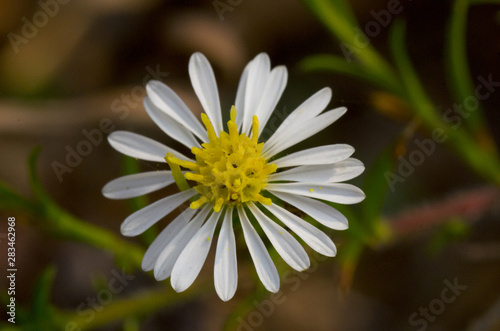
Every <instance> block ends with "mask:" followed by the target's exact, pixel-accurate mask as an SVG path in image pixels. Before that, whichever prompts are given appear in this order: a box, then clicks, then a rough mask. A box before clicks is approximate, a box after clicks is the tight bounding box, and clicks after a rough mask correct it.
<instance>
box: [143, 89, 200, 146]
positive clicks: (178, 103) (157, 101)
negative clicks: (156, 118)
mask: <svg viewBox="0 0 500 331" xmlns="http://www.w3.org/2000/svg"><path fill="white" fill-rule="evenodd" d="M146 90H147V92H148V97H149V98H150V99H151V101H152V102H153V104H154V105H155V106H156V107H158V108H160V109H161V110H163V111H164V112H166V113H167V114H168V115H169V116H170V117H172V118H173V119H175V120H176V121H177V122H179V123H181V124H182V125H184V126H185V127H186V128H188V129H189V130H190V131H191V132H192V133H193V134H194V135H195V136H197V137H198V138H200V139H201V140H202V141H203V142H208V136H207V132H206V131H205V129H204V128H203V126H202V125H201V122H200V121H198V120H197V119H196V117H195V116H194V114H193V113H192V112H191V110H189V108H188V107H187V106H186V104H185V103H184V101H182V100H181V98H179V96H178V95H177V94H176V93H175V92H174V91H173V90H172V89H171V88H170V87H168V86H167V85H165V84H163V83H162V82H159V81H157V80H150V81H149V82H148V84H147V85H146Z"/></svg>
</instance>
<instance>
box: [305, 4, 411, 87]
mask: <svg viewBox="0 0 500 331" xmlns="http://www.w3.org/2000/svg"><path fill="white" fill-rule="evenodd" d="M304 2H305V4H306V5H307V6H308V7H309V8H310V9H311V11H312V12H313V13H314V14H315V15H316V16H317V17H318V18H319V19H320V21H321V22H322V23H323V24H324V25H325V26H326V27H327V29H328V30H329V31H330V33H331V34H332V35H334V36H336V37H337V39H338V40H339V41H340V44H339V49H340V50H341V51H342V52H343V53H344V55H345V56H347V54H346V52H347V53H348V54H349V55H355V57H356V58H357V59H359V60H360V61H361V63H362V66H363V67H364V68H365V72H366V73H370V75H371V76H373V77H377V80H379V81H380V83H381V84H383V85H385V86H388V87H390V90H391V91H392V92H393V93H395V94H398V95H399V94H400V92H401V91H400V84H399V83H398V81H397V79H396V77H395V75H394V72H393V70H392V68H391V66H390V65H389V64H388V63H387V62H386V61H385V59H384V58H383V57H382V56H381V55H380V54H379V53H378V52H377V51H376V50H375V49H374V48H373V46H372V45H371V41H370V38H368V37H367V36H366V35H364V32H362V28H360V25H359V23H358V22H357V20H356V19H355V17H354V14H353V13H352V10H351V9H350V8H349V7H348V6H347V4H346V3H345V2H344V1H342V0H304ZM360 34H362V35H361V36H360ZM360 37H364V38H367V42H366V43H363V44H362V45H358V44H357V43H356V40H358V39H359V38H360ZM349 62H350V61H348V60H347V58H346V62H345V64H346V65H348V64H349Z"/></svg>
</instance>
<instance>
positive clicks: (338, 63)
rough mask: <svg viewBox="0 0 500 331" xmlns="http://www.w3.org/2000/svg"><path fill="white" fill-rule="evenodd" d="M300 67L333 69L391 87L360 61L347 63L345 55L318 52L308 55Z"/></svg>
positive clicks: (381, 86) (309, 69) (305, 68)
mask: <svg viewBox="0 0 500 331" xmlns="http://www.w3.org/2000/svg"><path fill="white" fill-rule="evenodd" d="M299 68H300V69H301V70H305V71H333V72H336V73H340V74H346V75H349V76H353V77H356V78H360V79H363V80H365V81H367V82H369V83H370V84H373V85H374V86H378V87H380V88H383V89H390V86H388V85H387V84H386V82H385V81H383V80H380V79H378V76H376V75H373V74H372V73H371V72H369V71H366V70H365V68H364V67H363V66H361V65H360V64H358V63H347V62H346V60H345V59H344V58H343V57H340V56H337V55H329V54H318V55H312V56H309V57H306V58H305V59H304V60H302V61H301V62H300V63H299Z"/></svg>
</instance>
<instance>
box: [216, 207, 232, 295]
mask: <svg viewBox="0 0 500 331" xmlns="http://www.w3.org/2000/svg"><path fill="white" fill-rule="evenodd" d="M214 283H215V291H216V292H217V294H218V295H219V297H220V298H221V299H222V300H223V301H228V300H230V299H231V298H232V297H233V295H234V293H235V292H236V288H237V287H238V268H237V260H236V241H235V239H234V232H233V208H232V207H229V208H228V209H227V210H226V213H225V215H224V221H223V222H222V227H221V229H220V233H219V239H218V240H217V251H216V253H215V265H214Z"/></svg>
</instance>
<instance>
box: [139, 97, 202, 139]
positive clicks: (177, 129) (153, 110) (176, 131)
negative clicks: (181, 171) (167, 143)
mask: <svg viewBox="0 0 500 331" xmlns="http://www.w3.org/2000/svg"><path fill="white" fill-rule="evenodd" d="M143 103H144V108H145V109H146V112H147V113H148V114H149V117H151V119H152V120H153V121H154V122H155V123H156V125H158V127H159V128H160V129H162V130H163V132H165V133H166V134H167V135H168V136H169V137H171V138H173V139H175V140H177V141H178V142H180V143H181V144H183V145H184V146H186V147H187V148H189V149H191V148H192V147H195V146H196V147H200V143H199V142H198V140H196V138H195V137H194V136H193V134H192V133H191V131H189V130H188V129H186V127H185V126H184V125H182V124H180V123H179V122H177V121H176V120H174V119H173V118H172V117H171V116H169V115H168V114H167V113H166V112H164V111H162V110H161V109H160V108H158V107H156V106H155V105H154V103H153V102H152V101H151V100H150V99H149V98H148V97H145V98H144V100H143Z"/></svg>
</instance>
